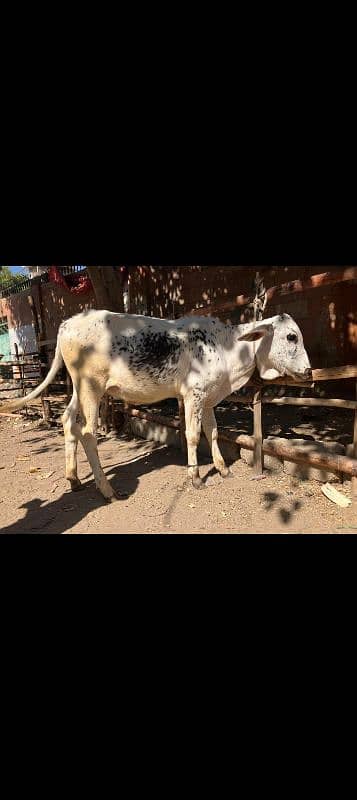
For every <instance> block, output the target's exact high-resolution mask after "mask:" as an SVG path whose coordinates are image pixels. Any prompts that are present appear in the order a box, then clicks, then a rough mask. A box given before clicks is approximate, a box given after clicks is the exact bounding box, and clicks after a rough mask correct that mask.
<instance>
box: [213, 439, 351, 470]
mask: <svg viewBox="0 0 357 800" xmlns="http://www.w3.org/2000/svg"><path fill="white" fill-rule="evenodd" d="M218 438H219V439H222V440H223V441H226V442H231V443H232V442H233V444H237V445H239V447H243V448H244V449H246V450H254V437H253V436H246V435H245V434H240V435H239V436H235V435H234V434H232V433H229V432H227V431H224V433H221V432H219V434H218ZM263 453H264V454H265V455H268V456H275V457H276V458H282V459H284V460H285V461H293V462H294V463H296V464H308V465H309V466H311V467H316V468H318V469H321V468H322V469H326V470H329V471H331V472H344V473H345V474H346V475H351V476H352V477H357V459H355V458H348V457H347V456H339V455H335V454H330V453H327V452H326V453H323V452H321V451H320V452H316V453H307V452H306V451H305V450H303V449H302V448H299V447H298V446H297V445H289V444H285V443H284V444H280V442H279V443H275V442H272V441H269V442H268V441H267V440H266V439H264V440H263Z"/></svg>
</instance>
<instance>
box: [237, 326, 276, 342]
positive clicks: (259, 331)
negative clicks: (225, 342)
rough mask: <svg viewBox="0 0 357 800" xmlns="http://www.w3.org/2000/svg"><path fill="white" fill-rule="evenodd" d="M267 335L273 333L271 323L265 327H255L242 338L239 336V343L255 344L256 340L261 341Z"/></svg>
mask: <svg viewBox="0 0 357 800" xmlns="http://www.w3.org/2000/svg"><path fill="white" fill-rule="evenodd" d="M269 333H273V326H272V325H271V323H268V324H267V325H264V324H262V325H257V326H256V327H255V328H253V330H251V331H249V333H244V334H243V336H239V339H238V341H239V342H256V341H257V339H262V338H263V336H267V335H268V334H269Z"/></svg>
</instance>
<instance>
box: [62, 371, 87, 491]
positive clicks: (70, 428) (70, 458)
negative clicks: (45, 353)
mask: <svg viewBox="0 0 357 800" xmlns="http://www.w3.org/2000/svg"><path fill="white" fill-rule="evenodd" d="M77 413H78V395H77V390H76V387H75V386H73V397H72V399H71V401H70V403H69V404H68V406H67V408H66V410H65V412H64V414H63V416H62V423H63V430H64V445H65V454H66V478H67V480H68V481H69V482H70V484H71V489H72V490H73V491H74V492H75V491H78V489H81V488H82V484H81V482H80V480H79V478H78V474H77V447H78V436H79V425H78V424H77Z"/></svg>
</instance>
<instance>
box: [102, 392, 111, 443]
mask: <svg viewBox="0 0 357 800" xmlns="http://www.w3.org/2000/svg"><path fill="white" fill-rule="evenodd" d="M108 411H109V396H108V395H107V394H105V395H104V397H103V399H102V402H101V404H100V424H101V427H102V430H103V431H104V433H106V434H107V433H109V421H108Z"/></svg>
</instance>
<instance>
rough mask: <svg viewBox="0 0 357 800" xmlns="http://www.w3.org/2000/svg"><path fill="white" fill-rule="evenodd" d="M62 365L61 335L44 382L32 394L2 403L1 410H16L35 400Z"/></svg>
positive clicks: (6, 411)
mask: <svg viewBox="0 0 357 800" xmlns="http://www.w3.org/2000/svg"><path fill="white" fill-rule="evenodd" d="M62 365H63V357H62V353H61V345H60V337H59V336H58V337H57V345H56V352H55V357H54V359H53V361H52V364H51V369H50V371H49V373H48V375H46V378H45V380H44V381H42V383H40V385H39V386H36V389H34V390H33V392H30V394H26V395H25V397H19V398H18V399H16V400H10V401H6V402H5V403H3V404H1V405H0V411H1V412H5V413H8V412H11V411H15V410H16V409H17V408H22V407H23V406H25V405H26V404H27V403H29V402H30V401H31V400H34V399H35V397H38V395H39V394H41V392H43V391H44V389H46V388H47V386H48V385H49V384H50V383H51V382H52V381H53V378H54V377H55V375H56V373H57V372H58V370H59V368H60V367H61V366H62Z"/></svg>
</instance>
